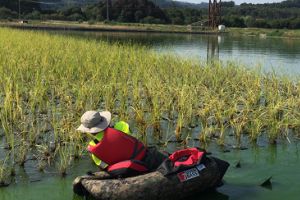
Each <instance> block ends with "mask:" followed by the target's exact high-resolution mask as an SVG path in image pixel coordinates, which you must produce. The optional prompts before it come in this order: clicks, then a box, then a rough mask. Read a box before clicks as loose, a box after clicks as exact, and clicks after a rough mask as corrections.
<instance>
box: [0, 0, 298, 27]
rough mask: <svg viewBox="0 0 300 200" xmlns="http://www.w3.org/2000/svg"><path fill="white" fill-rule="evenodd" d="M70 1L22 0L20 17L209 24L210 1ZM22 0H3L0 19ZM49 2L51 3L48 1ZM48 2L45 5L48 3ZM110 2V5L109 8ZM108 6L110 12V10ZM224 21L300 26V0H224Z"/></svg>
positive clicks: (14, 14) (12, 14) (12, 15)
mask: <svg viewBox="0 0 300 200" xmlns="http://www.w3.org/2000/svg"><path fill="white" fill-rule="evenodd" d="M73 2H77V4H68V3H67V2H66V1H64V0H56V1H51V2H50V1H49V2H48V1H47V0H43V1H40V2H39V0H37V1H34V2H31V1H21V4H20V8H21V10H20V17H21V18H22V19H35V20H69V21H78V22H83V21H89V22H91V23H95V22H100V21H102V22H103V21H104V22H105V21H107V20H109V21H115V22H126V23H148V24H177V25H188V24H193V23H195V22H200V24H202V25H203V26H205V25H206V24H207V19H208V8H207V3H206V4H205V3H201V4H194V6H193V4H188V3H178V2H174V3H170V2H168V1H166V0H152V1H151V0H110V1H109V3H108V4H107V2H106V0H102V1H101V0H100V1H95V0H89V1H85V2H86V3H83V2H82V1H81V0H75V1H73ZM18 3H19V1H18V0H3V1H1V2H0V19H2V20H3V19H4V20H14V19H18V18H19V4H18ZM47 3H49V4H47ZM50 3H52V4H50ZM45 4H46V5H45ZM107 5H108V9H107ZM107 10H109V14H107ZM221 23H222V24H224V25H226V26H228V27H242V28H244V27H248V28H252V27H256V28H276V29H283V28H285V29H299V28H300V0H287V1H283V2H281V3H265V4H247V3H243V4H241V5H235V3H234V1H231V2H222V22H221Z"/></svg>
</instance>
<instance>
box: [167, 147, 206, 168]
mask: <svg viewBox="0 0 300 200" xmlns="http://www.w3.org/2000/svg"><path fill="white" fill-rule="evenodd" d="M203 155H204V152H203V151H199V150H198V149H197V148H188V149H183V150H179V151H176V152H174V153H173V154H171V155H170V156H169V159H170V160H171V161H172V162H173V163H174V167H179V166H181V165H184V166H192V165H195V164H198V163H200V161H201V158H202V156H203Z"/></svg>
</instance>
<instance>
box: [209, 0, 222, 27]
mask: <svg viewBox="0 0 300 200" xmlns="http://www.w3.org/2000/svg"><path fill="white" fill-rule="evenodd" d="M221 3H222V1H221V0H219V2H218V0H213V2H212V0H209V6H208V24H209V26H210V27H211V28H212V29H215V28H216V27H217V26H218V25H219V24H220V23H221Z"/></svg>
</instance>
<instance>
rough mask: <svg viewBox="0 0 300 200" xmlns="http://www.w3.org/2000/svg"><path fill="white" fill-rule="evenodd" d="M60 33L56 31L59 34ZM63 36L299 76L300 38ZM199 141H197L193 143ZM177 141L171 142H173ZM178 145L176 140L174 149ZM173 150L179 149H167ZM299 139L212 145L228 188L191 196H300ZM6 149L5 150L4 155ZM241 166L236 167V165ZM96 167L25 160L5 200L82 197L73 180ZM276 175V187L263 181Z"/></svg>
mask: <svg viewBox="0 0 300 200" xmlns="http://www.w3.org/2000/svg"><path fill="white" fill-rule="evenodd" d="M55 34H57V32H55ZM59 34H67V35H72V36H74V37H85V38H91V39H95V40H107V41H110V42H114V41H118V42H128V41H130V42H132V43H137V44H142V45H147V46H149V47H150V48H152V49H154V50H156V51H158V52H160V53H169V52H171V53H175V54H177V55H179V56H181V57H183V58H196V59H199V61H200V60H202V61H207V60H210V59H219V60H221V61H232V60H233V61H235V62H239V63H243V64H245V66H246V67H255V66H259V65H260V66H261V67H262V68H263V69H264V70H266V71H271V70H274V71H275V72H277V73H279V74H281V73H286V74H293V75H297V76H298V75H299V74H300V66H299V63H300V56H299V55H300V40H293V39H281V38H259V37H231V36H229V35H223V36H205V35H181V34H171V35H170V34H140V33H139V34H134V33H109V32H106V33H91V32H60V33H59ZM192 142H193V144H196V145H197V141H192ZM172 145H174V144H172V143H170V146H172ZM176 146H177V145H176V144H175V147H176ZM168 148H169V149H172V148H174V147H168ZM298 148H299V147H298V141H294V142H292V144H289V143H284V142H283V143H281V144H279V145H277V146H269V145H266V144H264V145H261V146H255V147H251V146H249V149H246V150H243V151H241V150H235V149H233V148H232V147H229V150H230V152H226V153H225V152H224V151H223V150H222V149H220V148H219V147H218V146H216V145H214V144H212V145H210V146H209V148H208V150H209V151H210V152H212V153H213V155H214V156H216V157H219V158H221V159H224V160H226V161H228V162H229V163H230V164H231V166H230V168H229V169H228V172H227V173H226V175H225V177H224V179H225V184H224V186H222V187H220V188H218V189H217V191H215V192H209V193H205V194H200V195H196V196H194V197H191V198H190V199H189V200H200V199H201V200H211V199H214V200H252V199H256V200H265V199H272V200H277V199H278V200H279V199H280V200H281V199H283V198H286V199H288V200H298V199H299V196H300V191H299V189H298V188H300V183H299V182H300V181H299V180H300V173H298V170H299V166H300V159H299V151H298ZM2 153H3V148H1V149H0V155H1V154H2ZM238 162H240V163H241V168H236V167H235V165H236V163H238ZM89 170H92V171H95V170H96V168H95V166H94V165H93V164H92V162H91V161H90V159H89V158H88V157H87V156H85V157H84V159H82V160H81V161H77V162H76V163H75V164H74V165H72V167H71V169H68V175H67V177H66V178H62V177H60V175H59V174H58V173H57V171H56V170H54V169H51V168H50V169H47V170H46V171H45V172H43V173H41V172H39V171H38V170H37V166H36V163H34V162H26V164H25V168H24V169H23V168H20V169H17V176H16V177H15V182H14V183H13V184H12V185H10V186H9V187H6V188H0V200H18V199H23V200H38V199H41V198H42V199H44V200H52V199H55V200H68V199H70V200H71V199H82V198H79V197H77V196H74V194H73V191H72V181H73V179H74V178H75V177H76V176H79V175H83V174H85V173H86V172H87V171H89ZM271 176H272V179H271V180H272V188H263V187H260V186H259V185H260V184H261V183H262V182H263V181H264V180H266V179H267V178H269V177H271Z"/></svg>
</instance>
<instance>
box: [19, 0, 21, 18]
mask: <svg viewBox="0 0 300 200" xmlns="http://www.w3.org/2000/svg"><path fill="white" fill-rule="evenodd" d="M20 20H21V0H19V21H20Z"/></svg>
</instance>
